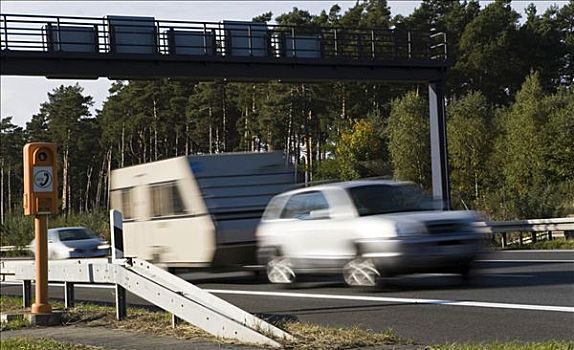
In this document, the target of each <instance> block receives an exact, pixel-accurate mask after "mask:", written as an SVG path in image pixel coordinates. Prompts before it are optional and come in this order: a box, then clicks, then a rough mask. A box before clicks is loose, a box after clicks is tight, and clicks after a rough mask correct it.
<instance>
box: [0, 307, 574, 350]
mask: <svg viewBox="0 0 574 350" xmlns="http://www.w3.org/2000/svg"><path fill="white" fill-rule="evenodd" d="M50 303H51V304H52V306H54V307H55V308H63V305H62V303H61V302H60V301H53V300H51V301H50ZM0 304H1V305H2V310H3V311H5V310H6V311H9V310H10V311H15V310H21V308H22V306H21V298H19V297H13V296H0ZM62 320H63V324H64V325H77V326H83V327H106V328H112V329H122V330H127V331H132V332H138V333H144V334H151V335H162V336H171V337H176V338H179V339H193V340H195V341H209V342H214V343H227V344H229V343H237V342H234V341H232V340H227V339H221V338H216V337H214V336H212V335H210V334H209V333H206V332H204V331H203V330H201V329H199V328H197V327H194V326H192V325H190V324H187V323H185V322H183V323H181V324H179V325H178V326H177V327H176V328H175V329H174V328H172V327H171V315H170V314H169V313H167V312H164V311H154V310H151V309H150V308H144V307H129V308H128V317H127V319H126V320H123V321H117V320H116V319H115V307H113V306H110V305H101V304H94V303H79V304H77V305H76V306H75V307H73V308H70V309H68V310H66V312H65V313H64V315H63V316H62ZM4 325H5V324H3V327H4ZM276 325H277V326H278V327H280V328H282V329H284V330H285V331H286V332H288V333H290V334H291V335H293V336H294V337H295V338H296V340H295V341H292V342H287V343H284V347H285V348H288V349H301V350H310V349H321V350H327V349H328V350H335V349H355V348H361V347H376V346H381V345H389V346H392V345H393V344H409V343H406V342H404V341H401V340H400V339H399V338H398V337H397V336H396V335H395V334H394V332H393V331H392V330H387V331H385V332H375V331H372V330H367V329H363V328H359V327H350V328H342V327H325V326H319V325H316V324H309V323H299V322H280V323H278V324H276ZM25 326H27V324H16V323H14V324H12V325H11V326H10V327H14V328H2V330H7V329H15V328H21V327H25ZM10 341H11V340H10ZM21 341H22V343H21V344H23V345H22V346H19V345H11V344H12V343H11V344H10V345H6V347H5V342H4V341H2V350H4V349H24V350H27V349H30V350H43V349H62V350H68V349H71V350H85V349H89V350H92V349H94V350H95V349H101V348H97V347H89V346H83V345H81V346H80V345H78V346H77V347H73V346H75V345H71V344H66V343H57V342H54V343H49V342H50V341H49V340H42V342H39V343H34V342H35V341H36V340H30V341H29V344H28V343H26V341H28V340H21ZM6 344H8V343H6ZM13 344H20V343H13ZM45 344H50V346H45ZM52 344H54V345H52ZM410 345H411V346H412V347H413V349H414V348H417V347H416V346H415V345H413V344H410ZM10 346H12V347H10ZM42 346H44V347H42ZM65 346H72V347H65ZM214 346H215V345H214ZM409 348H410V347H409ZM420 349H421V350H423V349H424V350H574V342H561V341H550V342H543V343H516V342H511V343H487V344H444V345H435V346H427V347H424V346H421V347H420Z"/></svg>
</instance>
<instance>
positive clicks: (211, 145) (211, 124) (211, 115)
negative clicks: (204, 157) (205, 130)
mask: <svg viewBox="0 0 574 350" xmlns="http://www.w3.org/2000/svg"><path fill="white" fill-rule="evenodd" d="M207 113H208V116H209V154H212V153H213V110H212V108H211V106H209V107H207Z"/></svg>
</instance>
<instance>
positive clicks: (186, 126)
mask: <svg viewBox="0 0 574 350" xmlns="http://www.w3.org/2000/svg"><path fill="white" fill-rule="evenodd" d="M189 151H190V149H189V120H188V119H187V118H186V119H185V155H188V154H189Z"/></svg>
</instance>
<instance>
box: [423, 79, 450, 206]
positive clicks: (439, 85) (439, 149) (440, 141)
mask: <svg viewBox="0 0 574 350" xmlns="http://www.w3.org/2000/svg"><path fill="white" fill-rule="evenodd" d="M428 90H429V112H430V138H431V140H430V146H431V162H432V164H431V168H432V194H433V197H434V198H435V199H436V200H440V201H442V203H443V208H445V209H450V190H449V175H448V152H447V138H446V136H447V135H446V113H445V102H444V91H443V90H444V81H437V82H431V83H429V86H428Z"/></svg>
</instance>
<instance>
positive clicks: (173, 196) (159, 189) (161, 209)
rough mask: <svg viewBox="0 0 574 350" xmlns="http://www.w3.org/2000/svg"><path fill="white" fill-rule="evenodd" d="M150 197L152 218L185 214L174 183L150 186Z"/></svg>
mask: <svg viewBox="0 0 574 350" xmlns="http://www.w3.org/2000/svg"><path fill="white" fill-rule="evenodd" d="M150 195H151V198H150V200H151V203H152V213H151V216H152V217H154V218H158V217H163V216H172V215H181V214H185V208H184V206H183V201H182V200H181V195H180V194H179V190H178V188H177V183H176V182H175V181H172V182H163V183H160V184H153V185H150Z"/></svg>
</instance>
